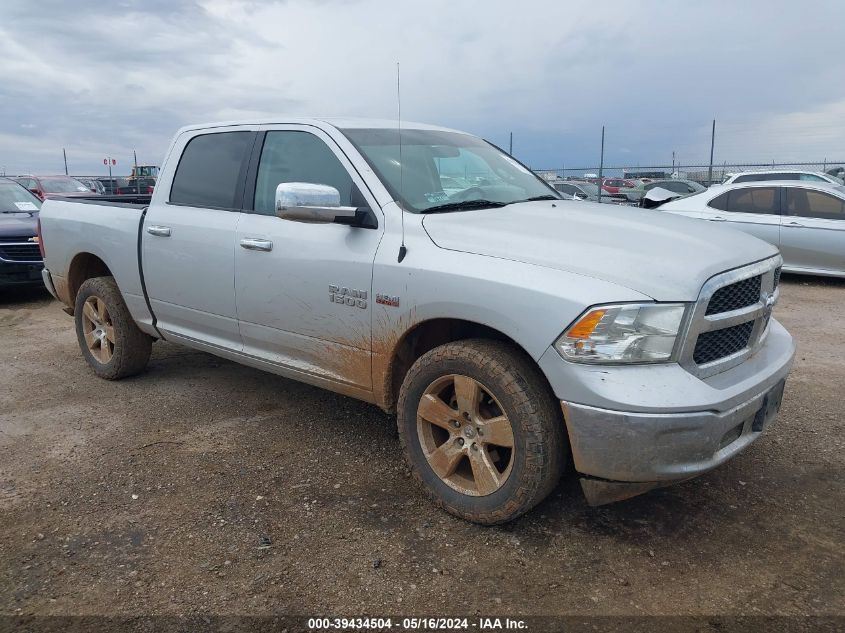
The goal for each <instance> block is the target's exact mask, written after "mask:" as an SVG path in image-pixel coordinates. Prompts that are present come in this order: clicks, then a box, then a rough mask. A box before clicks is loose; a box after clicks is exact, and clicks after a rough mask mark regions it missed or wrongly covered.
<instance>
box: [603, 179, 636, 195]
mask: <svg viewBox="0 0 845 633" xmlns="http://www.w3.org/2000/svg"><path fill="white" fill-rule="evenodd" d="M636 186H637V183H635V182H634V181H633V180H627V179H625V178H605V179H604V182H602V184H601V188H602V189H604V190H605V191H606V192H607V193H619V189H621V188H622V187H624V188H626V189H632V188H633V187H636Z"/></svg>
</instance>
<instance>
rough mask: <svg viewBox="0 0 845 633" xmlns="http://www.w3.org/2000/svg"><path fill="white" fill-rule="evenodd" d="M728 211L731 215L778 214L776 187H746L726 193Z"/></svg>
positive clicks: (778, 205)
mask: <svg viewBox="0 0 845 633" xmlns="http://www.w3.org/2000/svg"><path fill="white" fill-rule="evenodd" d="M727 210H728V211H731V212H733V213H762V214H769V215H777V214H779V213H780V196H779V195H778V188H777V187H748V188H746V189H734V190H733V191H729V192H728V208H727Z"/></svg>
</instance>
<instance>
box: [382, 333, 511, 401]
mask: <svg viewBox="0 0 845 633" xmlns="http://www.w3.org/2000/svg"><path fill="white" fill-rule="evenodd" d="M468 338H486V339H492V340H496V341H504V342H507V343H511V344H512V345H515V346H516V347H518V348H519V349H522V347H521V346H520V345H519V344H518V343H517V342H516V341H514V340H513V339H512V338H510V337H509V336H507V335H506V334H503V333H502V332H500V331H498V330H496V329H494V328H492V327H489V326H487V325H482V324H480V323H474V322H472V321H464V320H462V319H431V320H430V321H423V322H422V323H419V324H418V325H416V326H415V327H414V328H412V329H411V330H409V331H408V332H406V333H405V335H404V336H403V337H402V339H401V340H400V341H399V343H398V344H397V345H396V347H395V349H394V351H393V356H392V358H391V362H390V367H389V370H388V372H387V376H386V377H385V387H386V393H385V396H386V398H385V399H386V402H385V407H384V408H385V409H387V410H389V411H393V410H394V409H395V408H396V402H397V401H398V399H399V388H400V387H401V386H402V382H403V381H404V380H405V375H406V374H407V373H408V370H409V369H411V365H413V364H414V363H415V362H416V360H417V359H418V358H419V357H420V356H422V355H423V354H425V353H426V352H429V351H431V350H433V349H434V348H435V347H439V346H441V345H445V344H446V343H453V342H455V341H460V340H463V339H468ZM523 351H524V350H523ZM526 355H527V352H526Z"/></svg>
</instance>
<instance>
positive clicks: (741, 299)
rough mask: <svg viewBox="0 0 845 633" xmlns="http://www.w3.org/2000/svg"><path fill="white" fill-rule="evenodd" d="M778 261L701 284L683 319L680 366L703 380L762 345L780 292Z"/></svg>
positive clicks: (744, 357)
mask: <svg viewBox="0 0 845 633" xmlns="http://www.w3.org/2000/svg"><path fill="white" fill-rule="evenodd" d="M782 264H783V260H782V258H781V257H780V256H777V257H773V258H771V259H767V260H764V261H762V262H758V263H756V264H751V265H750V266H744V267H743V268H737V269H735V270H729V271H727V272H724V273H721V274H718V275H715V276H714V277H711V278H710V279H708V280H707V282H705V284H704V286H703V287H702V289H701V292H700V293H699V296H698V300H697V301H696V302H695V304H694V305H693V307H692V310H691V313H690V315H689V317H688V321H687V325H686V330H685V334H684V339H683V340H684V342H683V344H682V347H681V351H680V354H679V362H680V364H681V365H682V366H683V367H684V368H685V369H686V370H687V371H689V372H690V373H691V374H693V375H695V376H698V377H699V378H706V377H708V376H712V375H714V374H717V373H720V372H722V371H726V370H728V369H730V368H731V367H734V366H736V365H739V364H740V363H742V362H743V361H744V360H745V359H747V358H748V357H749V356H751V355H752V354H754V352H756V351H757V350H758V349H759V348H760V346H761V345H762V343H763V339H764V337H765V335H766V331H767V328H768V325H769V318H770V316H771V313H772V309H773V307H774V304H775V302H776V301H777V297H778V295H779V290H778V288H777V284H776V282H775V280H776V276H777V274H778V272H779V270H780V266H781V265H782Z"/></svg>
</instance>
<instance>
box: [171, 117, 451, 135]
mask: <svg viewBox="0 0 845 633" xmlns="http://www.w3.org/2000/svg"><path fill="white" fill-rule="evenodd" d="M274 124H290V125H314V126H317V127H324V126H326V125H330V126H332V127H335V128H338V129H344V128H367V129H386V130H388V129H389V130H392V129H396V127H397V126H398V121H397V120H396V119H367V118H342V117H311V118H303V117H291V116H276V117H271V118H260V119H246V120H240V121H218V122H214V123H202V124H198V125H186V126H185V127H182V128H180V129H179V132H178V134H182V133H183V132H189V131H194V130H206V129H210V128H216V127H230V126H236V125H274ZM402 128H403V129H413V130H440V131H443V132H458V133H460V134H466V132H461V131H460V130H453V129H450V128H446V127H441V126H439V125H429V124H427V123H416V122H413V121H402Z"/></svg>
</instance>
